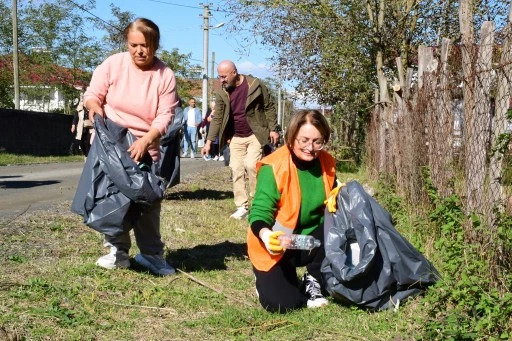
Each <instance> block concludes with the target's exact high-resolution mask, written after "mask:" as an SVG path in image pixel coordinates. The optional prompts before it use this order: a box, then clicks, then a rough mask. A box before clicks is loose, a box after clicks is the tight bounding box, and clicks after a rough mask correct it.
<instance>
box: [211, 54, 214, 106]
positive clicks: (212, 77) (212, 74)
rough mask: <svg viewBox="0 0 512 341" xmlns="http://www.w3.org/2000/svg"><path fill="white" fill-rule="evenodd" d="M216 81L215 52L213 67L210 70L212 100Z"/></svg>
mask: <svg viewBox="0 0 512 341" xmlns="http://www.w3.org/2000/svg"><path fill="white" fill-rule="evenodd" d="M214 79H215V52H212V67H211V69H210V98H211V99H213V82H214Z"/></svg>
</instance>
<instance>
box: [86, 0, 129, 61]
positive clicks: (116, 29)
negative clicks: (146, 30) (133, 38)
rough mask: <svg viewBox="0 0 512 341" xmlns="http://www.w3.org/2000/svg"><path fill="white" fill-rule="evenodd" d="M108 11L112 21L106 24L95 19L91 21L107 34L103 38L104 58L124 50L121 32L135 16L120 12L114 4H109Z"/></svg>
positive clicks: (127, 12)
mask: <svg viewBox="0 0 512 341" xmlns="http://www.w3.org/2000/svg"><path fill="white" fill-rule="evenodd" d="M110 10H111V12H112V16H113V17H114V19H111V20H108V21H106V22H105V21H103V20H99V19H97V18H93V19H92V20H93V21H94V22H96V25H97V26H98V27H99V28H101V29H103V30H104V31H106V32H107V33H106V35H105V36H104V37H103V43H104V44H103V49H104V51H105V55H106V56H108V55H111V54H114V53H117V52H121V51H124V50H125V49H126V46H125V42H124V37H123V30H124V28H125V27H126V26H128V24H129V23H130V22H132V21H133V20H134V19H135V14H133V13H131V12H129V11H121V9H120V8H119V7H117V6H115V5H114V4H110Z"/></svg>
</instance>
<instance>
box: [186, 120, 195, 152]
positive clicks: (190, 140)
mask: <svg viewBox="0 0 512 341" xmlns="http://www.w3.org/2000/svg"><path fill="white" fill-rule="evenodd" d="M196 135H197V127H189V126H187V127H186V129H185V139H184V141H183V154H187V153H188V146H189V145H190V148H191V151H192V153H196Z"/></svg>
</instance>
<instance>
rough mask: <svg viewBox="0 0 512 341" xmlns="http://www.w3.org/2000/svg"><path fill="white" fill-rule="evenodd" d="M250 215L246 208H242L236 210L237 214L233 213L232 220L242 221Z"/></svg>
mask: <svg viewBox="0 0 512 341" xmlns="http://www.w3.org/2000/svg"><path fill="white" fill-rule="evenodd" d="M248 214H249V210H248V209H247V208H246V207H245V206H240V207H239V208H237V209H236V211H235V213H233V214H232V215H231V216H230V218H233V219H237V220H242V219H243V218H245V217H247V215H248Z"/></svg>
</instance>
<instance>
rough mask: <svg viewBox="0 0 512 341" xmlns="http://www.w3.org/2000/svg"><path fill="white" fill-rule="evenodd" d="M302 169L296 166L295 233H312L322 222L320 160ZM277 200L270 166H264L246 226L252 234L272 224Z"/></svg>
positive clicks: (259, 174) (322, 185) (259, 176)
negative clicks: (298, 196)
mask: <svg viewBox="0 0 512 341" xmlns="http://www.w3.org/2000/svg"><path fill="white" fill-rule="evenodd" d="M302 166H303V167H301V166H300V165H298V167H297V174H298V178H299V185H300V192H301V204H300V214H299V220H298V223H297V226H296V227H295V230H294V233H297V234H311V232H313V231H314V230H315V229H316V228H317V227H319V226H322V224H323V221H324V208H325V205H324V201H325V199H326V198H325V190H324V183H323V179H322V168H321V166H320V161H319V160H318V159H316V160H313V161H312V162H311V163H309V162H308V163H307V164H306V165H305V166H304V165H302ZM280 198H281V194H280V193H279V191H278V189H277V184H276V179H275V177H274V172H273V170H272V166H270V165H263V166H262V167H261V168H260V170H259V172H258V178H257V182H256V193H255V195H254V200H253V202H252V206H251V212H250V214H249V223H250V224H251V228H252V230H253V232H254V233H255V235H257V236H258V234H259V230H261V228H263V227H271V226H272V225H273V223H274V217H275V212H276V209H277V203H278V202H279V199H280Z"/></svg>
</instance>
